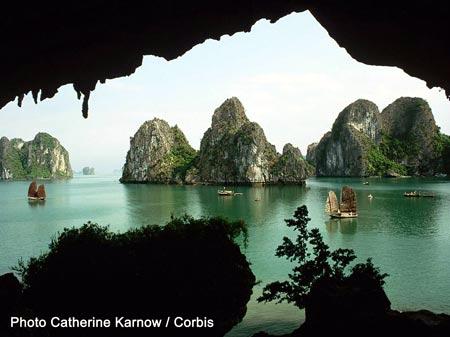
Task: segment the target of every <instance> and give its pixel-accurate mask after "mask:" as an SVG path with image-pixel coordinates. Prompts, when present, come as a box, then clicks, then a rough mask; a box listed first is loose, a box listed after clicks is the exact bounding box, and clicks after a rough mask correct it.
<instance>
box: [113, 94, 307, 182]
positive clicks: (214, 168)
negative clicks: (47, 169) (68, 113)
mask: <svg viewBox="0 0 450 337" xmlns="http://www.w3.org/2000/svg"><path fill="white" fill-rule="evenodd" d="M313 171H314V169H313V167H312V166H311V165H310V164H308V163H307V162H306V160H305V159H304V158H303V156H302V153H301V152H300V150H299V149H298V148H296V147H294V146H293V145H292V144H290V143H288V144H286V145H285V146H284V147H283V153H281V154H280V153H278V152H277V151H276V148H275V146H274V145H272V144H271V143H270V142H269V141H268V140H267V139H266V136H265V134H264V130H263V129H262V128H261V127H260V126H259V125H258V124H257V123H255V122H251V121H250V120H249V119H248V118H247V116H246V115H245V109H244V106H243V105H242V103H241V102H240V101H239V99H238V98H236V97H232V98H229V99H227V100H226V101H225V102H223V103H222V104H221V105H220V107H218V108H217V109H216V110H215V111H214V114H213V116H212V122H211V127H210V128H208V130H206V132H205V133H204V135H203V138H202V140H201V143H200V150H198V151H196V150H194V149H193V148H192V147H191V146H190V145H189V142H188V141H187V139H186V137H185V135H184V133H183V132H182V131H181V130H180V129H179V128H178V126H173V127H170V126H169V124H168V123H167V122H166V121H164V120H161V119H158V118H155V119H153V120H150V121H147V122H145V123H144V124H143V125H142V126H141V127H140V128H139V130H138V131H137V132H136V134H135V135H134V137H133V138H132V139H131V140H130V150H129V151H128V154H127V159H126V163H125V166H124V168H123V174H122V178H121V182H123V183H176V184H183V183H184V184H198V183H201V184H216V185H221V184H225V185H229V184H235V185H239V184H258V183H259V184H304V182H305V179H307V178H308V177H310V176H311V175H312V174H313Z"/></svg>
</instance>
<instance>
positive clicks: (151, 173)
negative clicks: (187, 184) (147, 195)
mask: <svg viewBox="0 0 450 337" xmlns="http://www.w3.org/2000/svg"><path fill="white" fill-rule="evenodd" d="M195 153H196V152H195V150H194V149H193V148H192V147H191V146H190V145H189V143H188V141H187V139H186V137H185V135H184V134H183V132H182V131H181V130H180V129H179V128H178V127H177V126H174V127H170V125H169V124H168V123H167V122H166V121H164V120H162V119H158V118H154V119H153V120H151V121H147V122H145V123H144V124H142V125H141V127H140V128H139V130H138V131H137V132H136V134H135V135H134V136H133V137H132V138H131V139H130V150H129V151H128V153H127V157H126V163H125V165H124V167H123V173H122V178H121V182H123V183H166V184H169V183H182V182H183V180H184V175H185V174H186V170H187V169H188V168H189V165H191V163H192V160H193V159H194V157H195Z"/></svg>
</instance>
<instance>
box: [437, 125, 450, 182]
mask: <svg viewBox="0 0 450 337" xmlns="http://www.w3.org/2000/svg"><path fill="white" fill-rule="evenodd" d="M434 148H435V150H436V153H437V155H438V157H439V158H442V170H443V171H444V172H445V173H447V174H450V136H447V135H445V134H443V133H441V132H439V133H438V134H437V135H436V138H435V141H434Z"/></svg>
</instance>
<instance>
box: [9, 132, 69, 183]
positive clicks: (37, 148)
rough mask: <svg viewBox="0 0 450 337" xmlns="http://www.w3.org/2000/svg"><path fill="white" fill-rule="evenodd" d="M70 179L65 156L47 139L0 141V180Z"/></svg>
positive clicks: (58, 145) (45, 136)
mask: <svg viewBox="0 0 450 337" xmlns="http://www.w3.org/2000/svg"><path fill="white" fill-rule="evenodd" d="M72 176H73V172H72V168H71V165H70V159H69V153H68V152H67V150H66V149H65V148H64V147H63V146H62V145H61V143H60V142H59V141H58V140H57V139H56V138H54V137H52V136H51V135H49V134H47V133H44V132H40V133H38V134H37V135H36V136H35V137H34V139H33V140H31V141H28V142H26V141H23V140H22V139H20V138H14V139H11V140H8V138H6V137H2V138H1V139H0V179H5V180H6V179H35V178H41V179H60V178H61V179H64V178H71V177H72Z"/></svg>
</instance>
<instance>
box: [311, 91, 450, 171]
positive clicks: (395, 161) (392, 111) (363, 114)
mask: <svg viewBox="0 0 450 337" xmlns="http://www.w3.org/2000/svg"><path fill="white" fill-rule="evenodd" d="M306 159H307V160H308V162H310V163H311V164H312V165H314V166H315V168H316V171H315V173H316V175H317V176H354V177H361V176H389V177H397V176H405V175H409V176H433V175H436V174H442V173H446V174H448V173H450V137H449V136H447V135H444V134H442V133H441V132H440V129H439V127H438V126H437V125H436V122H435V120H434V117H433V113H432V111H431V108H430V106H429V105H428V103H427V102H426V101H425V100H424V99H422V98H417V97H415V98H412V97H401V98H398V99H397V100H395V101H394V102H393V103H392V104H390V105H388V106H387V107H386V108H385V109H384V110H383V111H382V112H381V113H380V112H379V110H378V107H377V106H376V105H375V104H374V103H372V102H370V101H368V100H363V99H359V100H357V101H355V102H354V103H352V104H350V105H349V106H347V107H346V108H345V109H344V110H343V111H342V112H341V113H340V114H339V116H338V117H337V119H336V120H335V122H334V124H333V127H332V129H331V131H330V132H328V133H326V134H325V135H324V136H323V137H322V139H321V140H320V142H318V143H313V144H311V145H309V146H308V152H307V156H306Z"/></svg>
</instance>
